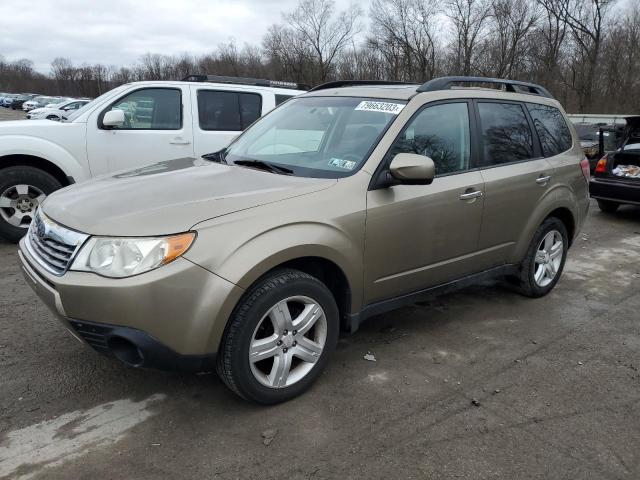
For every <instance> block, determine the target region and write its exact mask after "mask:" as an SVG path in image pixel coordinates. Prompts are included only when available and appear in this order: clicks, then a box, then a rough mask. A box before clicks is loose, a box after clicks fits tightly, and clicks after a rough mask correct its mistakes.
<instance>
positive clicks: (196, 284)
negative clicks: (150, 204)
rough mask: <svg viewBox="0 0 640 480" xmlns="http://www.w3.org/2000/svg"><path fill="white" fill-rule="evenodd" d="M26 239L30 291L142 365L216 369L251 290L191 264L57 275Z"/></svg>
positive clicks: (95, 344) (99, 344)
mask: <svg viewBox="0 0 640 480" xmlns="http://www.w3.org/2000/svg"><path fill="white" fill-rule="evenodd" d="M24 242H25V239H24V238H23V239H22V240H21V241H20V248H19V252H18V254H19V257H20V260H21V262H22V270H23V274H24V276H25V279H26V281H27V283H28V284H29V286H30V287H31V288H32V289H33V290H34V291H35V293H36V294H37V295H38V296H39V297H40V299H41V300H42V301H43V302H44V303H45V304H46V305H47V306H48V307H49V309H50V310H51V311H52V312H53V313H54V314H55V315H56V316H57V318H58V319H59V320H60V321H61V323H62V324H63V325H64V326H65V327H66V328H67V329H68V330H69V331H70V332H71V333H72V334H73V335H74V336H75V337H76V338H78V339H80V340H81V341H83V342H84V343H87V344H88V345H90V346H91V347H92V348H94V349H96V350H98V351H101V352H102V353H108V354H112V355H114V356H116V357H117V358H119V359H120V360H123V361H124V362H125V363H128V364H130V365H132V366H136V367H149V368H159V369H163V370H167V369H168V370H199V369H207V368H208V367H210V363H211V359H212V358H213V356H214V355H215V353H216V351H217V348H218V345H219V343H220V339H221V337H222V333H223V332H224V327H225V325H226V322H227V319H228V318H229V316H230V315H231V312H232V310H233V308H234V307H235V305H236V303H237V302H238V300H239V299H240V296H241V295H242V293H244V291H243V289H241V288H240V287H238V286H236V285H234V284H232V283H230V282H228V281H226V280H224V279H223V278H220V277H218V276H217V275H214V274H212V273H210V272H209V271H207V270H205V269H203V268H202V267H200V266H198V265H196V264H194V263H192V262H190V261H188V260H186V259H184V258H178V259H177V260H175V261H173V262H171V263H170V264H168V265H165V266H163V267H161V268H158V269H156V270H153V271H150V272H147V273H144V274H141V275H137V276H134V277H129V278H122V279H113V278H105V277H101V276H99V275H96V274H92V273H86V272H66V273H65V274H64V275H62V276H55V275H52V274H51V273H49V272H47V271H45V270H44V269H43V268H42V267H39V266H38V263H37V262H36V261H35V259H33V258H32V257H31V255H30V253H29V252H28V251H27V250H26V248H25V245H24Z"/></svg>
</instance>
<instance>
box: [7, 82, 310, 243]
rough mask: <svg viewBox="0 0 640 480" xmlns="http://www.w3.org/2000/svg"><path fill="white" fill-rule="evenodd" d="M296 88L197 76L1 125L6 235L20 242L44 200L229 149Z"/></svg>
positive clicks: (136, 86)
mask: <svg viewBox="0 0 640 480" xmlns="http://www.w3.org/2000/svg"><path fill="white" fill-rule="evenodd" d="M300 93H302V90H300V89H299V86H298V85H297V84H293V83H289V82H277V81H270V80H259V79H248V78H235V77H218V76H208V75H192V76H189V77H187V78H185V79H184V80H182V81H150V82H134V83H128V84H126V85H122V86H120V87H117V88H115V89H113V90H111V91H109V92H107V93H105V94H104V95H102V96H100V97H98V98H96V99H95V100H93V101H92V102H90V103H88V104H87V105H85V106H84V107H82V108H80V109H79V110H77V111H76V112H74V113H72V114H71V115H68V117H67V119H66V120H65V121H63V122H51V121H48V120H34V121H29V122H24V121H12V122H1V123H0V235H2V236H3V237H5V238H6V239H8V240H11V241H17V240H19V239H20V238H21V237H22V236H23V235H24V234H25V233H26V228H27V227H28V226H29V223H30V222H31V219H32V216H33V213H34V212H35V209H36V207H37V206H38V205H39V204H40V203H41V202H42V201H43V200H44V198H45V197H46V195H48V194H49V193H51V192H53V191H54V190H57V189H59V188H61V187H63V186H66V185H69V184H72V183H76V182H81V181H84V180H87V179H89V178H91V177H94V176H96V175H101V174H104V173H109V172H113V171H117V170H126V169H131V168H134V167H139V166H143V165H148V164H151V163H156V162H161V161H167V160H174V159H178V158H184V157H200V156H202V155H204V154H206V153H211V152H215V151H217V150H220V149H221V148H223V147H225V146H226V145H227V144H228V143H229V142H230V141H231V140H233V139H234V138H235V137H236V136H237V135H238V134H239V133H240V132H241V131H242V130H244V129H245V128H247V127H248V126H249V125H250V124H251V123H253V122H254V121H255V120H256V119H258V118H259V117H260V116H262V115H264V114H265V113H267V112H268V111H269V110H271V109H273V108H274V107H275V106H276V105H278V104H279V103H282V102H283V101H285V100H287V99H289V98H291V97H293V96H295V95H298V94H300Z"/></svg>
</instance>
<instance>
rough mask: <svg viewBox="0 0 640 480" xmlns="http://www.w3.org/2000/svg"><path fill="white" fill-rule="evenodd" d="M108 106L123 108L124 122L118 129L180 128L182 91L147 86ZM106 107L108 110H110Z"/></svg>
mask: <svg viewBox="0 0 640 480" xmlns="http://www.w3.org/2000/svg"><path fill="white" fill-rule="evenodd" d="M108 110H122V111H123V112H124V124H123V125H122V126H121V127H112V129H114V130H116V129H117V130H180V129H181V128H182V93H181V92H180V90H178V89H176V88H144V89H141V90H136V91H135V92H131V93H130V94H129V95H126V96H124V97H122V98H121V99H120V100H118V101H117V102H116V103H114V104H113V105H112V106H111V108H109V109H108ZM108 110H106V111H108Z"/></svg>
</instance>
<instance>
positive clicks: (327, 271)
mask: <svg viewBox="0 0 640 480" xmlns="http://www.w3.org/2000/svg"><path fill="white" fill-rule="evenodd" d="M283 268H291V269H294V270H300V271H301V272H304V273H307V274H309V275H311V276H312V277H315V278H317V279H318V280H320V281H321V282H322V283H323V284H324V285H325V286H326V287H327V288H328V289H329V291H330V292H331V294H332V295H333V298H334V299H335V301H336V304H337V305H338V311H339V312H340V324H341V326H342V327H343V328H344V326H345V320H346V318H347V315H348V314H349V313H351V285H350V284H349V280H348V279H347V276H346V274H345V273H344V271H343V270H342V268H340V266H338V264H336V263H335V262H333V261H331V260H328V259H327V258H324V257H315V256H306V257H298V258H293V259H291V260H287V261H286V262H283V263H281V264H279V265H277V266H275V267H273V268H272V269H271V270H269V271H268V272H266V274H265V275H264V276H266V275H269V274H271V273H272V272H274V271H276V270H279V269H283ZM264 276H263V277H264Z"/></svg>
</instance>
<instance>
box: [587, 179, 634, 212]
mask: <svg viewBox="0 0 640 480" xmlns="http://www.w3.org/2000/svg"><path fill="white" fill-rule="evenodd" d="M632 182H633V183H632ZM589 194H590V195H591V197H592V198H596V199H600V200H610V201H613V202H620V203H630V204H635V205H640V180H637V181H635V180H634V181H620V180H615V179H609V178H598V177H596V178H592V179H591V181H590V182H589Z"/></svg>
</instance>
